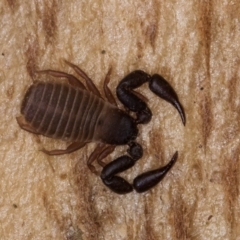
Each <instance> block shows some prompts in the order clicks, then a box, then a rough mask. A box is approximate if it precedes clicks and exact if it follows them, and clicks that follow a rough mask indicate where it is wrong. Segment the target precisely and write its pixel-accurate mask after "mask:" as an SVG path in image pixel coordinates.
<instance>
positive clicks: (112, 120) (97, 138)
mask: <svg viewBox="0 0 240 240" xmlns="http://www.w3.org/2000/svg"><path fill="white" fill-rule="evenodd" d="M65 62H66V63H67V64H68V65H70V66H71V67H72V68H73V69H74V70H75V71H76V72H77V73H78V74H79V75H80V76H81V77H82V78H84V79H85V82H86V86H87V88H86V87H85V86H84V85H83V84H82V83H81V82H80V81H79V80H78V79H77V78H76V77H74V76H73V75H71V74H67V73H64V72H60V71H53V70H44V71H39V73H45V74H49V75H51V76H53V77H57V78H59V77H60V78H62V77H63V78H66V79H67V80H68V82H65V83H60V82H56V81H48V82H34V83H33V84H32V85H31V86H30V87H29V89H28V90H27V92H26V95H25V97H24V99H23V102H22V105H21V114H22V115H21V116H20V117H17V121H18V124H19V125H20V127H21V128H22V129H24V130H26V131H29V132H31V133H35V134H41V135H44V136H47V137H51V138H56V139H61V140H66V141H70V142H72V143H71V144H70V145H69V146H68V147H67V148H66V149H64V150H57V149H56V150H51V151H48V150H46V149H43V150H42V151H43V152H45V153H46V154H49V155H60V154H66V153H71V152H73V151H76V150H78V149H80V148H82V147H83V146H84V145H85V144H86V143H89V142H97V143H98V145H97V147H96V149H95V150H94V151H93V153H92V154H91V155H90V157H89V159H88V162H87V164H88V167H89V168H90V170H91V171H92V172H94V173H97V171H96V170H95V167H94V166H93V165H92V163H93V161H95V160H96V161H97V162H98V163H99V164H100V165H101V166H102V167H103V169H102V172H101V179H102V181H103V183H104V184H105V185H106V186H108V187H109V188H110V189H111V190H112V191H114V192H116V193H119V194H124V193H128V192H131V191H132V190H133V189H135V190H136V191H137V192H144V191H147V190H149V189H150V188H151V187H153V186H154V185H156V184H157V183H158V182H160V181H161V179H162V178H163V177H164V176H165V175H166V173H167V172H168V171H169V169H170V168H171V167H172V166H173V164H174V163H175V161H176V160H177V155H178V153H177V152H175V154H174V155H173V157H172V159H171V160H170V162H169V163H168V164H167V165H165V166H164V167H161V168H158V169H155V170H152V171H148V172H145V173H143V174H140V175H138V176H137V177H136V178H135V179H134V180H133V184H130V183H129V182H127V181H126V180H125V179H124V178H122V177H120V176H117V174H119V173H121V172H123V171H125V170H126V169H129V168H130V167H132V166H133V165H134V164H135V163H136V161H137V160H139V159H140V158H141V157H142V154H143V150H142V147H141V145H139V144H138V143H136V142H135V141H134V140H135V139H136V137H137V135H138V128H137V125H138V124H144V123H147V122H149V121H150V119H151V116H152V113H151V111H150V109H149V108H148V106H147V104H146V103H145V102H144V97H143V96H142V95H141V94H139V93H137V92H135V91H134V89H135V88H138V87H140V86H141V85H142V84H144V83H146V82H148V83H149V88H150V89H151V90H152V91H153V92H154V93H155V94H156V95H158V96H159V97H160V98H163V99H165V100H166V101H168V102H170V103H171V104H172V105H173V106H174V107H175V108H176V109H177V110H178V112H179V114H180V116H181V119H182V122H183V124H184V125H185V114H184V110H183V108H182V106H181V104H180V102H179V100H178V97H177V94H176V93H175V91H174V90H173V88H172V87H171V86H170V85H169V83H168V82H167V81H166V80H165V79H164V78H163V77H161V76H160V75H158V74H154V75H153V76H150V75H149V74H147V73H145V72H143V71H141V70H136V71H134V72H131V73H130V74H128V75H127V76H126V77H125V78H123V80H122V81H121V82H120V83H119V85H118V87H117V91H116V92H117V97H118V99H119V100H120V101H121V102H122V104H123V105H124V106H125V107H126V108H127V110H126V111H123V110H121V109H119V108H118V107H117V104H116V102H115V99H114V97H113V95H112V93H111V91H110V89H109V88H108V86H107V84H108V82H109V76H110V72H111V70H109V72H108V74H107V76H106V79H105V82H104V93H105V97H106V100H104V99H103V97H102V96H101V94H100V93H99V91H98V89H97V88H96V87H95V85H94V83H93V82H92V80H91V79H90V78H89V77H88V76H87V75H86V74H85V73H84V72H83V71H82V70H81V69H80V68H78V67H77V66H76V65H73V64H72V63H70V62H67V61H65ZM129 110H130V111H132V112H135V113H136V117H135V118H133V117H132V116H130V115H129V114H128V111H129ZM126 144H127V145H128V146H129V149H128V151H127V152H128V155H123V156H121V157H119V158H117V159H115V160H113V161H112V162H110V163H108V164H105V163H104V162H103V161H102V160H103V159H104V158H105V157H106V156H107V155H109V154H110V153H111V152H113V150H114V148H115V147H116V146H117V145H126Z"/></svg>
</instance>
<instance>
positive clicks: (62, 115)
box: [21, 82, 104, 142]
mask: <svg viewBox="0 0 240 240" xmlns="http://www.w3.org/2000/svg"><path fill="white" fill-rule="evenodd" d="M103 107H104V101H102V100H101V99H100V98H98V97H97V96H95V95H93V94H91V93H89V92H87V91H85V90H82V89H77V88H74V87H72V86H71V85H69V84H62V83H54V82H46V83H45V82H37V83H36V84H33V85H32V86H31V87H30V88H29V89H28V91H27V93H26V95H25V97H24V100H23V103H22V107H21V113H22V114H23V116H24V117H25V120H26V122H28V124H30V126H31V127H33V128H34V129H35V130H36V131H37V132H38V133H40V134H42V135H45V136H47V137H52V138H58V139H62V140H69V141H72V142H89V141H92V140H94V139H93V138H94V130H95V126H96V123H97V120H98V117H99V115H100V113H101V111H102V109H103Z"/></svg>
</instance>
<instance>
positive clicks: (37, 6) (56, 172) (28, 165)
mask: <svg viewBox="0 0 240 240" xmlns="http://www.w3.org/2000/svg"><path fill="white" fill-rule="evenodd" d="M65 2H66V1H65ZM65 2H64V1H54V0H53V1H47V0H38V1H25V2H24V1H21V2H20V1H12V0H8V1H6V0H5V1H1V2H0V20H1V21H0V61H1V63H0V113H1V125H0V180H1V181H0V236H1V239H3V240H5V239H24V240H25V239H34V240H38V239H59V240H61V239H68V240H76V239H81V240H82V239H88V240H91V239H104V240H105V239H107V240H111V239H124V240H125V239H133V240H135V239H136V240H141V239H144V240H146V239H147V240H152V239H166V240H167V239H171V240H172V239H198V240H205V239H218V240H219V239H220V240H221V239H222V240H233V239H234V240H235V239H237V240H239V239H240V223H239V218H240V198H239V191H240V180H239V178H240V177H239V176H240V162H239V161H240V159H239V154H240V142H239V131H240V121H239V118H240V100H239V96H238V94H239V92H240V81H239V77H240V70H239V69H240V68H239V65H240V51H239V49H240V41H239V39H240V17H239V16H240V3H239V1H237V0H233V1H221V2H219V1H216V0H213V1H196V0H193V1H183V0H181V1H173V0H170V1H163V0H150V1H145V0H143V1H133V0H131V1H101V0H88V1H85V0H83V1H71V3H70V2H68V3H67V2H66V3H65ZM64 59H66V60H68V61H70V62H73V63H75V64H77V65H78V66H80V67H81V68H82V69H83V70H84V71H85V72H87V73H88V74H89V76H90V77H91V78H92V79H93V80H94V82H95V83H96V85H97V86H98V88H99V89H100V90H101V92H102V86H103V81H104V78H105V76H106V74H107V72H108V70H109V68H110V67H112V74H111V81H110V84H109V85H110V88H111V89H115V88H116V86H117V83H118V82H119V80H120V79H121V78H123V77H124V76H125V75H126V74H127V73H129V72H130V71H132V70H135V69H142V70H144V71H146V72H148V73H149V74H154V73H159V74H161V75H162V76H163V77H164V78H166V79H167V80H168V81H169V82H170V83H171V85H172V86H173V87H174V88H175V90H176V92H177V93H178V96H179V99H180V101H181V103H182V105H183V106H184V108H185V111H186V118H187V122H186V126H185V127H183V125H182V123H181V120H180V118H179V115H178V113H177V112H176V110H175V109H174V108H173V107H172V106H170V105H169V104H168V103H166V102H165V101H162V100H160V99H158V98H157V97H156V96H155V95H154V94H153V93H151V91H150V90H149V89H148V87H147V85H144V86H142V87H141V88H140V89H139V92H141V94H143V95H144V96H146V97H147V98H148V105H149V107H150V108H151V110H152V112H153V118H152V120H151V122H150V123H149V124H147V125H142V126H140V127H139V130H140V134H139V137H138V138H137V141H138V142H139V143H140V144H142V146H143V148H144V156H143V158H142V159H141V160H140V161H139V162H138V164H136V166H134V167H133V168H132V169H130V170H128V171H126V172H125V173H123V176H125V177H126V178H127V179H128V180H129V181H132V179H133V178H134V177H135V176H136V175H138V174H139V173H141V172H142V171H144V170H148V169H152V168H156V167H158V166H161V165H164V164H165V163H167V162H168V161H169V159H170V158H171V156H172V154H173V153H174V152H175V151H176V150H178V152H179V158H178V161H177V163H176V164H175V166H174V167H173V169H172V170H171V172H170V173H169V174H168V175H167V176H166V178H165V179H164V180H163V181H162V182H161V183H160V184H159V185H158V186H157V187H155V188H154V189H152V190H151V191H149V192H147V193H144V194H137V193H130V194H128V195H125V196H119V195H117V194H114V193H112V192H110V191H109V190H108V189H106V187H105V186H103V184H102V182H101V180H100V178H99V177H97V176H95V175H93V174H92V173H91V172H90V171H89V169H88V168H87V166H86V161H87V158H88V156H89V155H90V154H91V152H92V151H93V149H94V148H95V144H89V145H87V146H86V147H84V148H83V149H81V150H79V151H77V152H75V153H72V154H70V155H66V156H65V155H63V156H46V154H44V153H42V152H41V151H39V149H41V148H42V146H44V147H46V148H49V149H54V148H64V147H65V146H66V145H65V143H63V142H59V141H57V140H54V141H53V140H51V139H47V138H45V137H42V136H37V135H33V134H30V133H27V132H25V131H23V130H21V129H20V128H19V126H18V125H17V122H16V119H15V117H17V116H19V114H20V105H21V101H22V98H23V96H24V92H25V91H26V89H27V88H28V87H29V85H30V84H31V83H32V80H43V78H44V76H42V75H39V74H37V73H36V71H37V70H43V69H54V70H59V71H64V72H69V73H71V74H73V71H72V70H71V69H70V68H69V67H68V66H67V65H66V64H65V63H64V61H63V60H64ZM125 152H126V148H125V147H117V148H116V149H115V151H114V153H112V154H111V156H110V157H109V158H107V159H106V161H110V160H111V159H113V158H114V157H117V156H120V155H121V154H124V153H125ZM98 170H99V171H100V167H99V168H98Z"/></svg>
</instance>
